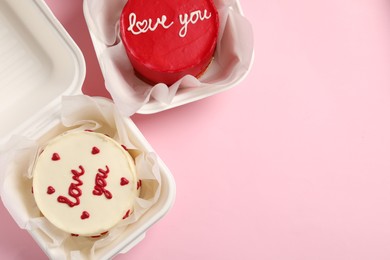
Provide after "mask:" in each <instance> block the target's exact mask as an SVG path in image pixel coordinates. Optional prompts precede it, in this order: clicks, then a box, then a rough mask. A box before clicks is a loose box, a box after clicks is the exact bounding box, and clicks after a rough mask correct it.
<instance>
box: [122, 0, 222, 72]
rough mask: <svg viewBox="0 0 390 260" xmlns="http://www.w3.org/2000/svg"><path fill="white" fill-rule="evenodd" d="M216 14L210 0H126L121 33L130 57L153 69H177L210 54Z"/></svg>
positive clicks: (217, 20)
mask: <svg viewBox="0 0 390 260" xmlns="http://www.w3.org/2000/svg"><path fill="white" fill-rule="evenodd" d="M218 29H219V18H218V13H217V11H216V8H215V6H214V3H213V1H212V0H179V1H176V0H175V1H173V0H165V1H161V0H144V1H128V2H127V4H126V6H125V7H124V9H123V12H122V16H121V35H122V40H123V43H124V45H125V47H126V48H127V50H128V51H129V52H130V53H131V54H132V56H133V58H134V59H136V60H137V61H139V62H143V63H144V64H145V66H147V67H148V68H150V69H153V70H156V71H165V72H170V71H177V70H184V69H187V68H191V67H194V66H196V65H197V64H199V63H201V62H204V60H203V59H204V57H211V56H212V54H213V52H214V50H215V46H216V41H217V35H218Z"/></svg>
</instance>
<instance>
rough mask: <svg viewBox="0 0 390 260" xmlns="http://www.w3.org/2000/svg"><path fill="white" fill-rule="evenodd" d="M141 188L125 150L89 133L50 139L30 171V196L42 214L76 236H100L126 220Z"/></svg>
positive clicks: (132, 163) (77, 132) (111, 141)
mask: <svg viewBox="0 0 390 260" xmlns="http://www.w3.org/2000/svg"><path fill="white" fill-rule="evenodd" d="M140 184H141V181H138V180H137V176H136V170H135V164H134V160H133V158H132V157H131V156H130V154H129V153H128V151H127V149H126V147H124V146H122V145H120V144H119V143H117V142H116V141H115V140H113V139H112V138H110V137H108V136H106V135H104V134H100V133H95V132H92V131H75V132H69V133H65V134H62V135H60V136H58V137H56V138H54V139H52V140H51V141H49V142H48V144H47V145H46V146H45V147H44V150H43V151H42V152H41V153H40V155H39V157H38V158H37V160H36V162H35V165H34V169H33V194H34V198H35V201H36V203H37V206H38V208H39V209H40V211H41V213H42V214H43V215H44V216H45V217H46V218H47V219H48V221H49V222H51V223H52V224H53V225H54V226H56V227H57V228H59V229H61V230H62V231H65V232H68V233H71V234H72V235H76V236H78V235H80V236H99V235H101V234H104V233H105V232H107V231H109V230H110V229H111V228H113V227H114V226H115V225H117V224H118V223H119V222H120V221H121V220H123V219H125V218H127V217H128V216H129V215H130V214H131V213H132V211H133V205H134V201H135V199H136V197H137V196H138V194H139V189H140Z"/></svg>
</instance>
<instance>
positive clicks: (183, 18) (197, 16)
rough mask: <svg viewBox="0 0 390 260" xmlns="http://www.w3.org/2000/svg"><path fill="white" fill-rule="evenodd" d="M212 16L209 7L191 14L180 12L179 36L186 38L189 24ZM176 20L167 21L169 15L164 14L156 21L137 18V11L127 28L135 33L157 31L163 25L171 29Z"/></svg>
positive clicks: (130, 16) (132, 15) (131, 17)
mask: <svg viewBox="0 0 390 260" xmlns="http://www.w3.org/2000/svg"><path fill="white" fill-rule="evenodd" d="M211 16H212V14H211V12H209V11H208V10H207V9H205V10H203V12H202V11H201V10H196V11H193V12H191V13H190V14H187V13H185V14H180V15H179V21H180V24H181V25H182V27H181V28H180V31H179V36H180V37H181V38H184V37H185V36H186V35H187V31H188V25H189V24H196V23H197V22H198V21H203V20H207V19H210V18H211ZM173 24H174V22H173V21H172V22H170V23H168V22H167V17H166V16H165V15H162V16H161V17H160V18H157V19H156V20H155V21H153V19H152V18H149V19H144V20H140V21H138V20H137V15H136V14H135V13H130V15H129V27H128V28H127V30H128V31H129V32H131V33H132V34H134V35H138V34H141V33H147V32H149V31H151V32H153V31H155V30H156V29H157V28H158V27H159V26H161V27H162V28H164V29H169V28H170V27H171V26H172V25H173Z"/></svg>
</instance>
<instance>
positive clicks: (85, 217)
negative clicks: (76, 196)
mask: <svg viewBox="0 0 390 260" xmlns="http://www.w3.org/2000/svg"><path fill="white" fill-rule="evenodd" d="M80 218H81V219H87V218H89V213H88V212H87V211H83V213H82V214H81V216H80Z"/></svg>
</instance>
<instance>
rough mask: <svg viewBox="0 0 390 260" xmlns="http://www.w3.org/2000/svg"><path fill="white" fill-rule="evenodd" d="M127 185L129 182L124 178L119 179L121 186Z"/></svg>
mask: <svg viewBox="0 0 390 260" xmlns="http://www.w3.org/2000/svg"><path fill="white" fill-rule="evenodd" d="M127 184H129V180H128V179H126V178H124V177H122V178H121V185H122V186H125V185H127Z"/></svg>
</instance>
